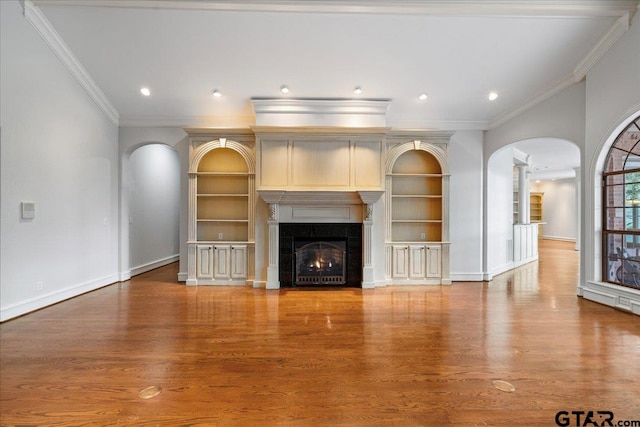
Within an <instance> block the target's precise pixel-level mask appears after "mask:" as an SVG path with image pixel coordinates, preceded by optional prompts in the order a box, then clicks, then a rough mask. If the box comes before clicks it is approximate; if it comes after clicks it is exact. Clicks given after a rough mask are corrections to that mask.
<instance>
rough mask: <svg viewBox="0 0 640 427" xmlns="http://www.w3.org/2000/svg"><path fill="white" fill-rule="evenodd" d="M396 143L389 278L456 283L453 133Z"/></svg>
mask: <svg viewBox="0 0 640 427" xmlns="http://www.w3.org/2000/svg"><path fill="white" fill-rule="evenodd" d="M434 142H435V143H431V142H425V141H421V140H414V141H409V142H405V143H401V144H397V145H395V146H394V147H393V148H391V149H390V150H389V152H388V155H387V162H386V169H385V173H386V190H387V191H386V198H385V201H386V217H387V222H386V245H385V255H386V277H387V281H389V282H390V283H391V284H450V283H451V281H450V279H449V242H448V240H449V174H448V162H447V144H446V143H447V142H448V135H443V136H442V137H441V138H437V139H436V140H435V141H434Z"/></svg>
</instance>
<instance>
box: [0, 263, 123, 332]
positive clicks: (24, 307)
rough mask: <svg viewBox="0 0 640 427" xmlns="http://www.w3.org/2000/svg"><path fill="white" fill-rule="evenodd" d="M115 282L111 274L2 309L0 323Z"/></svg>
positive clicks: (114, 275) (114, 277) (115, 278)
mask: <svg viewBox="0 0 640 427" xmlns="http://www.w3.org/2000/svg"><path fill="white" fill-rule="evenodd" d="M117 282H118V275H117V274H113V275H111V276H106V277H103V278H100V279H96V280H93V281H90V282H86V283H81V284H79V285H76V286H71V287H68V288H65V289H61V290H59V291H54V292H51V293H49V294H46V295H43V296H39V297H36V298H32V299H28V300H26V301H23V302H20V303H17V304H12V305H9V306H6V307H2V308H1V309H0V322H4V321H5V320H9V319H13V318H14V317H18V316H22V315H23V314H27V313H30V312H32V311H35V310H39V309H41V308H44V307H47V306H50V305H53V304H56V303H59V302H61V301H64V300H67V299H70V298H73V297H77V296H78V295H82V294H84V293H87V292H91V291H94V290H96V289H99V288H102V287H105V286H108V285H111V284H113V283H117Z"/></svg>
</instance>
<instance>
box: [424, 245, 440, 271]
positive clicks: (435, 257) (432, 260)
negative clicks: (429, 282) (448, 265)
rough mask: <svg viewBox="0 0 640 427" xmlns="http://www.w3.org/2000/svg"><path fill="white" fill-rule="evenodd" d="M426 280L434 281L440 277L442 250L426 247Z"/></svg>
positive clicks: (438, 247) (437, 247)
mask: <svg viewBox="0 0 640 427" xmlns="http://www.w3.org/2000/svg"><path fill="white" fill-rule="evenodd" d="M426 273H427V278H430V279H436V278H440V277H441V276H442V248H441V247H440V246H436V245H428V246H427V272H426Z"/></svg>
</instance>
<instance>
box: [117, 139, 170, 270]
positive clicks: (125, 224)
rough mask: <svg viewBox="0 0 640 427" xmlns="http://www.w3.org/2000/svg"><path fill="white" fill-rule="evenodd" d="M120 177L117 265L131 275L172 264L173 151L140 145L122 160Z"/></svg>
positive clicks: (158, 146) (153, 145) (156, 144)
mask: <svg viewBox="0 0 640 427" xmlns="http://www.w3.org/2000/svg"><path fill="white" fill-rule="evenodd" d="M121 173H122V185H121V190H122V197H121V200H122V206H121V215H122V216H121V225H122V227H121V238H122V242H121V249H122V251H123V253H122V255H121V266H122V267H125V266H126V267H125V268H124V269H123V270H124V271H127V270H128V271H129V275H130V276H134V275H136V274H140V273H144V272H145V271H149V270H152V269H154V268H157V267H160V266H163V265H166V264H168V263H171V262H174V261H177V260H178V259H179V251H180V244H179V228H180V159H179V156H178V153H177V152H176V150H175V149H174V148H173V147H171V146H168V145H166V144H161V143H146V144H140V145H138V146H136V147H133V148H132V149H131V150H130V151H129V152H127V153H125V155H124V156H123V162H122V171H121ZM121 271H122V270H121Z"/></svg>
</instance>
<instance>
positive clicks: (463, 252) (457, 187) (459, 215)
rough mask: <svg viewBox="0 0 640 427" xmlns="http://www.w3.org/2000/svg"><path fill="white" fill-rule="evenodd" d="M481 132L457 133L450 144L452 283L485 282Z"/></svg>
mask: <svg viewBox="0 0 640 427" xmlns="http://www.w3.org/2000/svg"><path fill="white" fill-rule="evenodd" d="M482 150H483V135H482V131H458V132H456V133H455V134H454V135H453V136H452V137H451V140H450V143H449V167H450V173H451V179H450V199H449V200H450V206H449V214H450V216H449V224H450V226H449V230H450V231H449V235H450V240H451V252H450V256H451V258H450V262H451V264H450V267H451V280H454V281H464V280H482V279H483V270H482V224H483V217H482V215H483V213H482V211H483V209H482V200H483V193H482V178H483V176H482Z"/></svg>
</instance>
